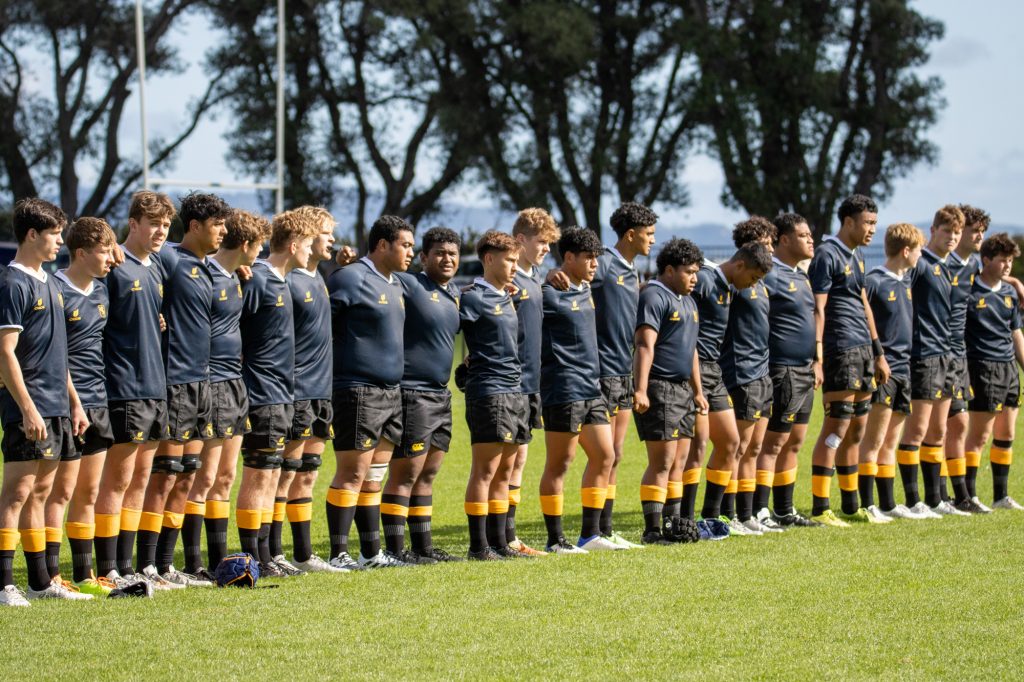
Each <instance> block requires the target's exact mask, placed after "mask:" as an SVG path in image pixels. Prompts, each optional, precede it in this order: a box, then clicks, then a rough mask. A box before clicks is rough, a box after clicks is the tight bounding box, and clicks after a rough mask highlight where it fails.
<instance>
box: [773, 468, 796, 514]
mask: <svg viewBox="0 0 1024 682" xmlns="http://www.w3.org/2000/svg"><path fill="white" fill-rule="evenodd" d="M796 471H797V469H796V467H793V468H792V469H787V470H785V471H777V472H775V478H773V479H772V508H773V509H774V510H775V515H776V516H785V515H787V514H792V513H793V512H795V511H796V509H795V508H794V507H793V494H794V493H795V492H796Z"/></svg>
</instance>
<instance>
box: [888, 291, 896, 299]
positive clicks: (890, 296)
mask: <svg viewBox="0 0 1024 682" xmlns="http://www.w3.org/2000/svg"><path fill="white" fill-rule="evenodd" d="M888 300H890V301H895V300H896V292H895V291H890V292H889V298H888Z"/></svg>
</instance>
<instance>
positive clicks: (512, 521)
mask: <svg viewBox="0 0 1024 682" xmlns="http://www.w3.org/2000/svg"><path fill="white" fill-rule="evenodd" d="M520 490H521V487H520V486H518V485H511V484H510V485H509V486H508V516H506V517H505V541H506V542H512V541H514V540H515V539H516V509H518V507H519V500H520V496H521V495H522V493H521V492H519V491H520Z"/></svg>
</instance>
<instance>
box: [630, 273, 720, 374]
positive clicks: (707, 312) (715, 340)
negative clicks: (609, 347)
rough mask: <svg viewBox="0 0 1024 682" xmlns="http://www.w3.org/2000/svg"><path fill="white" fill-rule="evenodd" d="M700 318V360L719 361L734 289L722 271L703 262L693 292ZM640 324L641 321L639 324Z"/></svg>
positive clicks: (698, 339)
mask: <svg viewBox="0 0 1024 682" xmlns="http://www.w3.org/2000/svg"><path fill="white" fill-rule="evenodd" d="M690 296H692V297H693V300H694V302H695V303H696V304H697V312H698V313H699V315H700V332H699V333H698V335H697V354H698V355H699V356H700V359H701V360H705V361H711V362H717V361H718V358H719V356H720V355H721V350H722V339H723V338H725V330H726V327H728V326H729V305H730V304H731V303H732V286H731V285H730V284H729V282H728V280H726V279H725V275H724V274H722V270H721V269H720V268H719V267H718V266H717V265H715V264H714V263H712V262H710V261H707V260H706V261H704V264H703V265H701V266H700V270H698V271H697V284H696V285H695V286H694V287H693V291H692V292H690ZM637 324H639V322H637Z"/></svg>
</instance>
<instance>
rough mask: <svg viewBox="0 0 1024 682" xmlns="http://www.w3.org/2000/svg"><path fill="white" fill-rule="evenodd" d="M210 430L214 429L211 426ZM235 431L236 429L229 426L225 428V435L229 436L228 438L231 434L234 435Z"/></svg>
mask: <svg viewBox="0 0 1024 682" xmlns="http://www.w3.org/2000/svg"><path fill="white" fill-rule="evenodd" d="M210 430H211V431H212V430H213V428H212V427H211V429H210ZM234 431H235V429H234V428H232V427H230V426H229V427H227V428H226V429H224V435H225V436H227V437H228V438H231V436H232V435H234Z"/></svg>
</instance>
